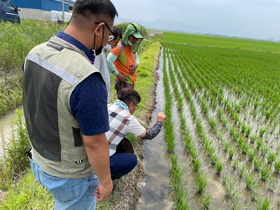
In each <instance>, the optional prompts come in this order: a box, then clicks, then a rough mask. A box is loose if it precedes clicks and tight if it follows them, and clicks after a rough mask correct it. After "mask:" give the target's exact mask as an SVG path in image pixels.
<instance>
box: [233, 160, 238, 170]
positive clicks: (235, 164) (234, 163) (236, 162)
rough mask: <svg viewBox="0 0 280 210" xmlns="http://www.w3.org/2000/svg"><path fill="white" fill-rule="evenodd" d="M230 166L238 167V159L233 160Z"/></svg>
mask: <svg viewBox="0 0 280 210" xmlns="http://www.w3.org/2000/svg"><path fill="white" fill-rule="evenodd" d="M232 167H233V169H237V168H238V160H234V162H233V165H232Z"/></svg>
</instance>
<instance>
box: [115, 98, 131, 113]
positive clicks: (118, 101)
mask: <svg viewBox="0 0 280 210" xmlns="http://www.w3.org/2000/svg"><path fill="white" fill-rule="evenodd" d="M114 104H115V105H117V106H119V107H121V108H123V109H124V110H126V111H128V112H129V109H128V106H127V105H126V104H125V103H124V102H123V101H121V100H116V101H115V102H114Z"/></svg>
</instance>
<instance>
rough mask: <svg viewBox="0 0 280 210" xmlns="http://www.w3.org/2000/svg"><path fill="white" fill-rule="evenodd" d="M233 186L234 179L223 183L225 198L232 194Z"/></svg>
mask: <svg viewBox="0 0 280 210" xmlns="http://www.w3.org/2000/svg"><path fill="white" fill-rule="evenodd" d="M234 186H235V181H233V180H232V179H231V180H227V181H226V184H225V197H226V198H230V197H231V196H232V195H233V194H232V193H233V190H234Z"/></svg>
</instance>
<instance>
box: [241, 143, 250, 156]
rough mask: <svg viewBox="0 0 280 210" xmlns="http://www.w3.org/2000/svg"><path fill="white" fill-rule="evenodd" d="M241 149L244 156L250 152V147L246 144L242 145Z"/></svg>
mask: <svg viewBox="0 0 280 210" xmlns="http://www.w3.org/2000/svg"><path fill="white" fill-rule="evenodd" d="M240 149H241V151H242V153H243V154H247V153H248V150H249V145H248V144H247V143H246V142H243V143H241V145H240Z"/></svg>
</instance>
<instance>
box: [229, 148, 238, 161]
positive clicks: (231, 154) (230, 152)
mask: <svg viewBox="0 0 280 210" xmlns="http://www.w3.org/2000/svg"><path fill="white" fill-rule="evenodd" d="M235 152H236V151H235V149H234V148H233V147H230V148H229V150H228V157H229V159H230V160H232V158H233V155H234V154H235Z"/></svg>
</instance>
